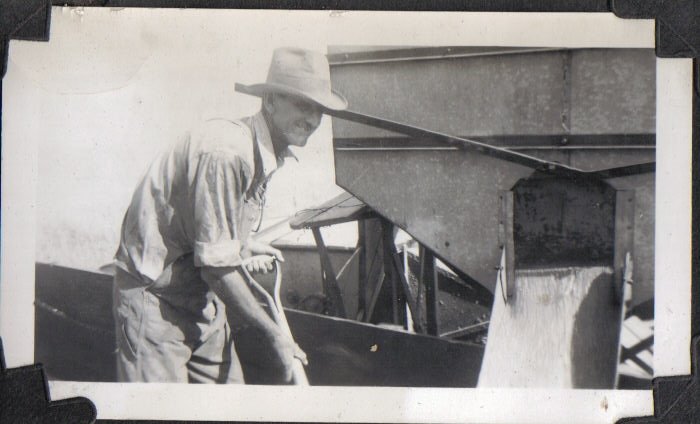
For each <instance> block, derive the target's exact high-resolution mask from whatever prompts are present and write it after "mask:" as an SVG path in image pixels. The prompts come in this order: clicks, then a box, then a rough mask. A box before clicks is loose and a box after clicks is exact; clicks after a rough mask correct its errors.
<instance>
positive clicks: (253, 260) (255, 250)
mask: <svg viewBox="0 0 700 424" xmlns="http://www.w3.org/2000/svg"><path fill="white" fill-rule="evenodd" d="M241 257H243V263H242V264H241V265H242V266H244V267H245V269H247V270H248V272H262V273H267V272H268V271H272V263H273V262H274V261H275V260H278V261H280V262H284V257H283V256H282V252H280V250H279V249H275V248H274V247H272V246H270V245H269V244H267V243H262V242H259V241H255V240H253V239H252V238H249V239H248V240H247V241H246V244H245V247H244V248H243V249H242V250H241Z"/></svg>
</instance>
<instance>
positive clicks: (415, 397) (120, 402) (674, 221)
mask: <svg viewBox="0 0 700 424" xmlns="http://www.w3.org/2000/svg"><path fill="white" fill-rule="evenodd" d="M62 11H65V9H63V8H60V7H54V8H53V11H52V12H53V13H61V12H62ZM84 13H85V14H86V16H89V14H90V13H100V12H97V10H96V9H93V10H90V9H89V8H86V9H85V10H84ZM208 13H217V14H231V19H232V20H233V21H235V22H238V23H241V24H244V23H246V22H258V23H259V22H261V21H262V20H264V21H265V22H266V23H267V24H268V25H269V27H270V28H275V30H276V31H280V32H282V33H283V34H282V35H283V36H284V37H285V39H286V41H285V42H286V43H288V44H299V45H303V42H304V39H308V37H309V36H313V37H321V36H323V35H325V37H326V39H327V43H326V44H327V45H414V46H421V45H426V46H427V45H430V46H436V45H470V46H523V47H540V46H542V47H554V46H556V47H563V48H582V47H589V48H596V47H600V48H603V47H605V48H654V22H653V21H651V20H623V19H619V18H616V17H615V16H613V15H612V14H601V13H527V14H522V13H502V12H490V13H474V12H364V11H347V12H336V11H284V10H257V11H256V10H216V11H213V10H195V9H179V10H177V9H122V10H120V11H119V13H115V18H114V19H115V21H117V20H119V19H129V17H130V16H133V15H134V14H137V15H143V14H146V15H148V14H150V15H152V16H153V17H154V19H161V20H163V22H166V21H167V20H168V17H169V16H173V14H186V15H187V16H188V17H190V18H191V20H192V22H193V30H198V28H199V26H198V25H195V24H194V23H196V22H200V20H201V19H204V17H205V16H206V15H207V14H208ZM261 18H264V19H262V20H261ZM86 19H87V17H86ZM276 23H279V24H280V25H276ZM282 23H283V24H284V25H281V24H282ZM306 25H311V27H313V28H314V33H313V35H312V34H309V33H308V31H305V30H304V27H305V26H306ZM438 28H439V30H436V29H438ZM592 28H595V30H591V29H592ZM278 35H279V34H278ZM15 43H24V42H19V41H12V42H11V44H10V55H11V54H12V46H13V45H14V44H15ZM10 66H11V63H10ZM6 100H7V99H5V98H3V106H4V107H3V116H2V119H3V121H4V122H3V124H4V123H5V122H7V121H8V120H12V119H15V118H16V117H15V116H13V113H12V107H11V104H9V103H8V102H7V101H6ZM4 128H6V126H5V125H3V129H4ZM691 132H692V61H691V60H690V59H657V150H656V154H657V171H656V173H657V176H656V187H657V188H656V196H657V197H656V230H655V234H656V249H655V255H656V256H655V269H656V276H655V294H656V296H655V311H656V312H655V355H654V373H655V376H672V375H684V374H689V373H690V347H689V346H690V308H691V307H690V299H691V297H690V292H691V268H690V266H691V232H690V231H689V230H690V227H691V205H690V203H691V172H692V169H691V166H692V163H691V138H692V137H691V135H692V134H691ZM5 135H6V134H3V138H2V139H3V145H2V158H3V160H2V188H3V190H2V221H3V222H2V223H3V225H2V258H1V261H2V262H1V268H0V269H1V270H2V274H1V281H0V335H1V336H2V339H3V342H4V346H5V357H6V363H7V366H8V367H17V366H22V365H28V364H31V363H33V362H34V340H33V337H32V336H29V337H28V335H33V334H34V331H35V329H34V306H33V303H34V258H35V252H34V250H35V245H34V240H35V231H36V221H35V217H36V213H35V210H34V205H35V204H36V199H35V192H36V185H37V173H38V170H37V166H36V163H37V159H36V158H37V146H36V145H35V144H34V143H32V140H31V137H27V138H26V139H19V138H13V139H10V138H6V137H5ZM18 182H21V184H18ZM49 388H50V393H51V398H52V399H54V400H56V399H62V398H66V397H73V396H85V397H87V398H89V399H90V400H92V401H93V402H94V403H95V405H96V407H97V411H98V418H100V419H117V418H119V419H137V418H138V419H169V420H243V421H339V422H349V421H351V422H483V423H497V422H513V421H516V422H522V423H535V422H537V423H540V422H547V423H551V422H570V423H576V422H615V421H616V420H618V419H620V418H623V417H628V416H642V415H653V406H652V404H653V402H652V392H651V391H627V390H624V391H616V390H543V389H428V388H383V387H368V388H365V387H363V388H346V387H330V388H329V387H310V388H303V389H302V388H296V387H278V386H274V387H265V386H201V385H184V384H182V385H180V384H135V383H130V384H118V383H82V382H59V381H55V382H50V383H49ZM193 400H194V402H193Z"/></svg>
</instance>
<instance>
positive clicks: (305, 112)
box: [267, 93, 321, 147]
mask: <svg viewBox="0 0 700 424" xmlns="http://www.w3.org/2000/svg"><path fill="white" fill-rule="evenodd" d="M267 107H268V112H269V116H270V120H271V121H272V122H270V124H272V126H274V128H271V130H272V132H273V134H276V135H278V136H280V137H282V138H283V141H284V142H286V143H287V144H288V145H291V146H299V147H303V146H305V145H306V142H307V141H308V139H309V136H310V135H311V134H312V133H313V132H314V131H316V128H318V126H319V124H320V123H321V109H320V108H319V106H318V105H316V104H315V103H311V102H308V101H306V100H304V99H302V98H299V97H295V96H289V95H285V94H277V93H275V94H273V95H272V96H271V98H270V101H269V103H268V105H267Z"/></svg>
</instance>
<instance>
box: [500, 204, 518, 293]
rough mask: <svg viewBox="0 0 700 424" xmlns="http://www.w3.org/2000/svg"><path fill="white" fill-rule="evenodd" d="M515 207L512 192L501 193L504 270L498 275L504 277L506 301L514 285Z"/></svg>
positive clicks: (512, 291)
mask: <svg viewBox="0 0 700 424" xmlns="http://www.w3.org/2000/svg"><path fill="white" fill-rule="evenodd" d="M514 206H515V203H514V200H513V192H512V191H502V192H501V208H502V211H501V229H502V231H501V233H502V235H503V240H502V243H503V249H504V252H505V261H504V262H505V263H504V267H505V270H500V271H499V272H500V274H499V275H504V276H505V279H506V281H505V283H506V293H505V297H506V299H510V298H511V297H512V296H513V293H514V286H513V285H514V284H515V240H514V235H513V208H514Z"/></svg>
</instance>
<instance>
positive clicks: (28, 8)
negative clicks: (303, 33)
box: [0, 0, 700, 423]
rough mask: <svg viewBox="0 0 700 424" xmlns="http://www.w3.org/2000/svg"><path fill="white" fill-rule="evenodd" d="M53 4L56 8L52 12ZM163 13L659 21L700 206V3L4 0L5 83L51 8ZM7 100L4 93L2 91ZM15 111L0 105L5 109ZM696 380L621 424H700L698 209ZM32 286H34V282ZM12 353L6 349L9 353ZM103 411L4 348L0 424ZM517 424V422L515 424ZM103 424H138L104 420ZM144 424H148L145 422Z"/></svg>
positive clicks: (659, 40)
mask: <svg viewBox="0 0 700 424" xmlns="http://www.w3.org/2000/svg"><path fill="white" fill-rule="evenodd" d="M52 3H53V4H52ZM52 5H55V6H64V5H67V6H90V7H163V8H225V9H270V8H280V9H336V10H341V9H342V10H435V11H508V12H522V13H528V12H598V13H613V14H615V15H616V16H618V17H621V18H625V19H654V20H655V24H656V55H657V56H658V57H663V58H692V59H693V79H694V80H693V83H694V84H693V136H692V140H693V142H692V154H693V169H692V176H693V189H692V204H693V205H697V204H698V202H699V200H700V198H699V197H698V189H697V186H696V184H695V183H696V182H697V181H698V166H697V163H696V158H697V157H698V154H699V152H698V145H700V141H699V140H698V137H699V136H698V134H700V125H699V122H700V121H699V118H698V116H699V110H700V106H699V104H698V95H700V66H699V63H700V62H699V61H698V57H699V56H700V2H698V1H697V0H665V1H664V0H655V1H652V0H607V1H606V0H585V1H583V0H580V1H575V0H562V1H557V2H547V1H541V0H539V1H536V0H532V1H514V0H496V1H486V0H478V1H456V0H449V1H437V0H434V1H430V2H421V1H415V0H412V1H404V2H392V1H373V2H369V1H345V0H335V1H324V0H294V1H292V0H275V1H271V2H263V1H260V0H239V1H225V0H150V1H149V0H115V1H109V0H68V1H56V0H54V1H53V2H51V1H42V0H0V31H1V32H2V44H0V46H1V48H2V50H1V53H2V75H3V77H4V75H5V73H6V71H7V63H8V62H7V60H8V46H9V41H10V40H11V39H16V40H33V41H48V39H49V26H50V15H51V6H52ZM0 94H1V91H0ZM6 107H9V106H8V105H1V108H0V112H1V111H2V109H4V108H6ZM692 217H693V219H692V261H693V263H692V274H691V275H692V311H691V328H692V330H691V331H692V343H691V346H688V349H689V350H690V351H691V353H692V364H691V369H692V374H691V375H686V376H675V377H657V378H655V379H654V380H653V382H652V384H653V399H654V416H650V417H627V418H623V419H621V420H619V421H618V423H700V376H699V374H698V368H699V367H700V300H699V299H700V289H699V287H700V284H698V278H699V277H698V270H699V269H700V267H699V265H700V264H699V261H698V258H699V257H700V254H699V253H698V242H699V241H700V231H699V230H698V219H697V212H696V211H695V208H694V210H693V214H692ZM27 283H28V284H29V283H31V282H27ZM5 347H7V346H5ZM98 413H99V411H96V409H95V407H94V405H93V404H92V402H91V401H90V400H89V399H85V398H72V399H64V400H58V401H52V400H51V394H50V393H49V390H48V383H47V380H46V376H45V373H44V371H43V369H42V365H41V364H34V365H29V366H24V367H20V368H12V369H8V368H6V366H5V361H4V355H3V349H2V344H1V343H0V423H24V422H26V423H91V422H95V420H96V417H97V415H98ZM513 421H514V422H517V418H516V417H514V419H513ZM97 422H105V423H107V422H138V421H112V420H97ZM140 422H145V421H140Z"/></svg>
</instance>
